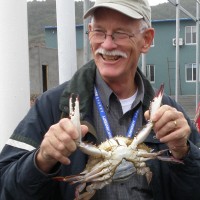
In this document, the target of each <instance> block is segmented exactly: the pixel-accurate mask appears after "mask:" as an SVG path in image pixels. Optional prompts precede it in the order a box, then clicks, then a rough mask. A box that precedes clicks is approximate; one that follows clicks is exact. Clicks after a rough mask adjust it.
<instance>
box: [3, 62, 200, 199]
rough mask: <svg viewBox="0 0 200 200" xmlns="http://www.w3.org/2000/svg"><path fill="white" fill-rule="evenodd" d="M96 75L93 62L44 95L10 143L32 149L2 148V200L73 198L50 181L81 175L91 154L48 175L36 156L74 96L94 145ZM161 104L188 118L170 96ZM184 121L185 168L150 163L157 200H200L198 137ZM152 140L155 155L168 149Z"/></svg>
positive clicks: (149, 94) (148, 96)
mask: <svg viewBox="0 0 200 200" xmlns="http://www.w3.org/2000/svg"><path fill="white" fill-rule="evenodd" d="M95 70H96V66H95V64H94V62H93V61H91V62H89V63H88V64H86V66H84V67H82V68H81V69H80V70H79V71H77V73H76V74H75V75H74V76H73V78H72V79H71V80H70V81H68V82H66V83H64V84H62V85H60V86H58V87H57V88H55V89H52V90H49V91H47V92H45V93H44V94H43V95H41V96H40V97H39V98H38V100H37V101H36V104H35V106H33V107H32V108H31V109H30V111H29V112H28V114H27V115H26V116H25V118H24V119H23V120H22V121H21V122H20V123H19V125H18V126H17V128H16V129H15V131H14V133H13V135H12V136H11V139H12V140H14V141H18V142H19V144H22V146H23V144H24V143H25V144H28V145H30V146H31V147H32V148H33V150H24V149H22V148H19V147H13V146H11V145H5V147H4V148H3V150H2V152H1V154H0V173H1V176H0V178H1V179H0V180H1V182H0V199H1V200H18V199H19V200H51V199H54V200H57V199H59V200H64V199H65V200H71V199H73V198H74V194H75V191H74V189H75V185H70V184H68V183H65V182H56V181H53V180H52V177H54V176H58V175H62V176H67V175H73V174H78V173H80V172H81V171H82V170H83V169H84V167H85V164H86V162H87V155H85V154H83V153H82V152H81V151H80V150H77V151H76V152H75V153H73V154H72V155H71V156H70V160H71V163H72V164H71V165H68V166H64V165H60V164H58V165H57V166H55V168H54V169H53V170H52V173H51V174H44V173H43V172H41V171H40V170H39V169H37V167H36V165H35V163H34V156H35V153H36V152H37V150H38V148H39V147H40V143H41V141H42V139H43V136H44V134H45V133H46V132H47V131H48V129H49V127H50V126H51V125H53V124H55V123H57V122H58V121H59V120H60V118H61V116H62V117H67V116H68V111H69V109H68V99H69V95H70V94H71V93H78V94H79V95H80V99H81V101H80V112H81V121H82V124H86V125H88V127H89V132H90V133H88V134H87V135H86V137H85V138H84V139H85V140H87V141H92V142H94V143H95V141H96V138H95V133H96V132H95V129H94V127H93V125H92V124H93V122H92V105H93V83H94V80H95ZM138 72H139V73H140V74H141V76H142V78H143V81H144V87H145V96H144V101H143V105H142V108H143V111H145V110H147V109H148V106H149V102H150V100H152V99H153V96H154V90H153V88H152V87H151V85H150V83H149V82H148V81H147V80H146V79H145V77H144V76H143V75H142V73H141V72H140V71H139V69H138ZM162 103H163V104H168V105H170V106H173V107H175V108H176V109H178V110H180V111H181V112H183V113H184V111H183V110H182V108H181V106H179V105H178V104H177V103H176V102H175V101H174V100H172V99H171V98H170V97H168V96H166V95H164V97H163V101H162ZM184 115H185V113H184ZM185 117H186V119H187V120H188V123H189V125H190V127H191V135H190V138H189V140H188V143H189V145H190V151H189V153H188V155H187V156H186V157H185V158H184V160H183V161H184V164H183V165H182V164H173V163H168V162H163V161H158V160H151V161H148V162H147V165H148V166H149V167H150V169H151V171H152V172H153V178H152V181H151V183H150V187H151V188H152V191H153V195H154V199H155V200H177V199H181V200H189V199H190V200H199V199H200V190H199V186H200V150H199V147H200V135H199V134H198V132H197V131H196V129H195V127H194V125H193V124H192V123H191V121H190V120H189V119H188V117H187V116H186V115H185ZM144 123H145V121H144ZM1 134H3V133H1ZM153 135H154V133H153V132H151V133H150V135H149V137H148V138H147V139H146V140H145V143H146V144H147V145H148V146H150V147H151V148H153V149H155V151H158V150H161V149H166V145H165V144H162V143H160V142H159V141H158V140H155V139H154V138H153Z"/></svg>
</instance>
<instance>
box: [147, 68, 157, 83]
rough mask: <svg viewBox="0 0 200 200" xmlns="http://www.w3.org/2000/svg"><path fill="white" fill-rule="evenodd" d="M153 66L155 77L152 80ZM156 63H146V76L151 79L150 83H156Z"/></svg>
mask: <svg viewBox="0 0 200 200" xmlns="http://www.w3.org/2000/svg"><path fill="white" fill-rule="evenodd" d="M151 67H153V69H154V71H153V78H154V80H151V77H152V76H151ZM155 71H156V70H155V65H154V64H147V65H146V77H147V79H148V80H149V81H150V83H155Z"/></svg>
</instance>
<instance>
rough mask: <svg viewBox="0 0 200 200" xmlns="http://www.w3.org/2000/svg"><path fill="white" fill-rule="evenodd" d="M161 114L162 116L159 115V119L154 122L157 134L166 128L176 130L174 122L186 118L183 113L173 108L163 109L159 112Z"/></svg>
mask: <svg viewBox="0 0 200 200" xmlns="http://www.w3.org/2000/svg"><path fill="white" fill-rule="evenodd" d="M159 112H161V114H160V113H159V118H158V119H156V118H154V119H153V121H154V122H155V123H154V130H155V131H156V132H158V131H161V129H162V128H165V129H167V130H169V131H171V129H172V128H174V121H175V120H179V121H180V119H182V118H184V116H183V114H182V113H181V112H179V111H177V110H176V109H173V108H171V107H163V108H161V109H160V110H159ZM156 114H157V113H156ZM157 116H158V115H157ZM157 116H156V117H157ZM165 126H166V127H165Z"/></svg>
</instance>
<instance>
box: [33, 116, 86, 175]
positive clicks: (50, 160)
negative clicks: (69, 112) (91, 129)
mask: <svg viewBox="0 0 200 200" xmlns="http://www.w3.org/2000/svg"><path fill="white" fill-rule="evenodd" d="M81 130H82V137H83V136H84V135H85V134H86V133H87V132H88V128H87V126H84V125H81ZM78 138H79V134H78V131H77V129H76V127H75V126H74V125H73V123H72V122H71V120H70V119H68V118H64V119H61V120H60V121H59V122H58V123H57V124H55V125H52V126H51V127H50V128H49V130H48V132H47V133H46V134H45V135H44V139H43V141H42V143H41V146H40V149H39V151H38V153H37V155H36V164H37V166H38V168H39V169H41V170H42V171H44V172H46V173H48V172H49V171H50V170H51V169H52V168H53V167H54V166H55V164H56V163H57V162H60V163H62V164H65V165H68V164H70V160H69V158H68V157H69V156H70V155H71V154H72V153H73V152H74V151H75V150H76V148H77V145H76V143H75V140H76V139H78Z"/></svg>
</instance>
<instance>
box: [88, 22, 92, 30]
mask: <svg viewBox="0 0 200 200" xmlns="http://www.w3.org/2000/svg"><path fill="white" fill-rule="evenodd" d="M91 30H92V23H89V24H88V31H91Z"/></svg>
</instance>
